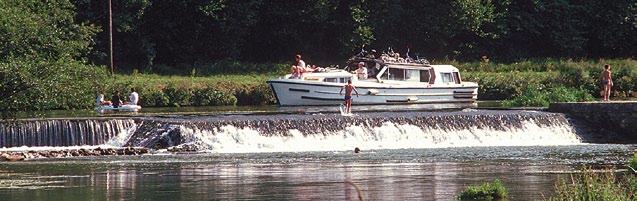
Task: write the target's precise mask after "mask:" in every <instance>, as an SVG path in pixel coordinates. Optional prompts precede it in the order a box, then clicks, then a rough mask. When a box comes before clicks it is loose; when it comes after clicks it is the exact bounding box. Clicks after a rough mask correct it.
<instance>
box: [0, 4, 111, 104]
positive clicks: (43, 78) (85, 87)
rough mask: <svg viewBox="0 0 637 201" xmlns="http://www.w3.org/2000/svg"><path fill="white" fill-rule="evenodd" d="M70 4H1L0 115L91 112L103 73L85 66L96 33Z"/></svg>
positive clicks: (95, 29)
mask: <svg viewBox="0 0 637 201" xmlns="http://www.w3.org/2000/svg"><path fill="white" fill-rule="evenodd" d="M74 16H75V10H74V5H73V4H72V3H71V2H69V1H68V0H48V1H40V0H20V1H12V0H2V1H0V36H2V37H0V94H2V95H1V98H0V113H1V115H3V116H7V115H10V114H11V113H13V112H15V111H20V110H38V109H68V108H86V107H88V106H90V105H92V100H91V99H88V98H86V97H93V95H94V91H95V90H94V86H96V84H97V83H96V80H104V79H103V78H104V75H106V74H105V72H104V70H103V69H101V68H98V67H94V66H90V65H86V64H85V63H86V62H85V61H84V60H83V58H84V56H85V54H86V53H88V52H89V50H90V49H89V48H90V45H91V39H92V37H93V35H94V33H95V32H96V31H97V28H95V27H93V26H88V25H82V24H77V23H75V21H74Z"/></svg>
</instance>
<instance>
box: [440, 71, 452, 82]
mask: <svg viewBox="0 0 637 201" xmlns="http://www.w3.org/2000/svg"><path fill="white" fill-rule="evenodd" d="M441 74H442V83H449V82H453V77H452V76H451V73H441Z"/></svg>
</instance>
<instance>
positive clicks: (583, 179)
mask: <svg viewBox="0 0 637 201" xmlns="http://www.w3.org/2000/svg"><path fill="white" fill-rule="evenodd" d="M636 184H637V181H636V180H635V177H634V176H632V173H629V175H615V174H614V171H613V170H608V171H605V172H603V173H597V172H594V171H592V170H590V169H584V171H583V173H582V174H578V175H571V177H570V178H569V179H564V178H561V179H559V181H558V182H557V183H556V185H555V194H554V195H553V197H551V198H550V200H556V201H557V200H591V201H593V200H635V199H637V197H635V193H637V192H636V191H635V190H636V189H637V188H636V187H635V185H636Z"/></svg>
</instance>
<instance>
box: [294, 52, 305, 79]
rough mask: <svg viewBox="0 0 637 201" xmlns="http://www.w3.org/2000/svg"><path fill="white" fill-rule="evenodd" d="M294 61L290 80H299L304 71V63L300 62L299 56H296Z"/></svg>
mask: <svg viewBox="0 0 637 201" xmlns="http://www.w3.org/2000/svg"><path fill="white" fill-rule="evenodd" d="M294 60H295V62H294V65H292V78H301V75H302V74H303V72H304V71H305V61H303V60H301V55H300V54H297V55H296V57H295V58H294Z"/></svg>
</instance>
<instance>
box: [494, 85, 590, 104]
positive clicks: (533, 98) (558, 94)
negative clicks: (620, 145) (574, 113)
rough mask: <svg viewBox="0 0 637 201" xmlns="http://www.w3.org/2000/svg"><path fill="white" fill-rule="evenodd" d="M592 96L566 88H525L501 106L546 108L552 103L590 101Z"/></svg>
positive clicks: (583, 91) (582, 91) (578, 90)
mask: <svg viewBox="0 0 637 201" xmlns="http://www.w3.org/2000/svg"><path fill="white" fill-rule="evenodd" d="M590 100H593V96H592V95H590V94H589V93H588V92H587V91H586V90H583V89H577V88H567V87H553V88H549V89H544V90H536V89H532V88H527V89H526V90H525V91H524V93H523V94H522V95H520V96H518V97H515V98H513V99H511V100H505V101H504V102H503V103H502V105H504V106H507V107H512V106H542V107H548V105H549V104H550V103H552V102H578V101H590Z"/></svg>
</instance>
